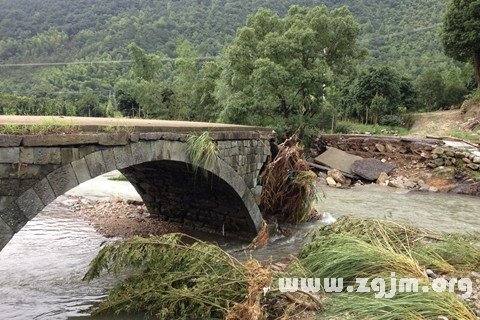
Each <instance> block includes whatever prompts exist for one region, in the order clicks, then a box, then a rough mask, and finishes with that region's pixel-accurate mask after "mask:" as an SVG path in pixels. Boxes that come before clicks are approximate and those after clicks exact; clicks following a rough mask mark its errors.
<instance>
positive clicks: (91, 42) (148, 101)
mask: <svg viewBox="0 0 480 320" xmlns="http://www.w3.org/2000/svg"><path fill="white" fill-rule="evenodd" d="M447 3H448V0H404V1H395V0H384V1H377V0H295V1H294V0H241V1H240V0H163V1H159V0H136V1H134V0H103V1H99V0H75V1H74V0H43V1H40V0H0V8H2V10H1V11H0V72H1V75H2V76H1V77H0V114H58V115H80V116H117V115H122V116H136V117H153V118H162V119H185V120H201V121H223V122H235V123H243V124H255V125H265V126H272V127H275V128H276V129H278V130H280V131H284V132H293V131H295V129H296V128H303V129H308V128H310V129H312V130H318V129H319V128H327V127H328V128H329V129H331V130H333V129H334V127H335V124H336V122H337V120H338V119H342V120H353V121H361V122H362V123H365V124H369V123H372V124H377V123H381V124H385V125H390V126H398V125H406V123H409V121H406V120H405V119H407V118H406V116H407V115H408V114H409V113H410V112H413V111H416V110H437V109H445V108H450V107H451V106H452V105H458V104H459V103H460V102H461V101H463V98H464V97H465V96H466V95H467V94H468V93H469V92H470V91H471V90H473V88H475V78H474V77H473V72H472V66H471V65H468V64H464V63H460V62H455V61H454V60H452V59H451V58H449V57H447V56H446V55H445V54H444V53H443V46H442V42H441V29H442V28H441V27H442V17H443V12H444V11H445V9H446V7H447ZM346 8H348V9H346ZM125 60H128V61H125ZM59 62H60V63H61V62H75V63H74V64H69V65H63V64H60V65H55V64H56V63H59ZM38 63H40V64H41V65H38ZM32 64H34V66H32Z"/></svg>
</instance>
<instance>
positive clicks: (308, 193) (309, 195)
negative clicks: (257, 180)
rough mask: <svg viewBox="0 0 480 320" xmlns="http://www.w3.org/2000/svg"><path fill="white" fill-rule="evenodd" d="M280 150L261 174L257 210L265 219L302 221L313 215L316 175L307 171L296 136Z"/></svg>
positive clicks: (282, 145) (315, 197)
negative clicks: (275, 218)
mask: <svg viewBox="0 0 480 320" xmlns="http://www.w3.org/2000/svg"><path fill="white" fill-rule="evenodd" d="M279 147H280V151H279V153H278V155H277V157H276V158H275V159H273V160H272V162H270V164H269V165H268V166H267V167H266V170H265V171H264V173H263V174H262V182H263V189H262V195H261V200H260V209H261V210H262V213H263V214H264V216H266V217H270V216H275V217H277V218H279V220H281V221H289V222H292V223H299V222H304V221H306V220H308V219H309V218H310V217H311V215H312V214H313V213H314V208H313V207H314V204H315V200H316V199H317V188H316V179H317V176H316V174H315V173H314V172H312V171H310V167H309V165H308V163H307V162H306V161H305V158H304V154H303V149H302V147H301V146H300V143H299V141H298V138H297V137H296V136H294V137H292V138H290V139H288V140H287V141H285V142H284V143H283V144H281V145H280V146H279Z"/></svg>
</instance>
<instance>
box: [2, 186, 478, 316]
mask: <svg viewBox="0 0 480 320" xmlns="http://www.w3.org/2000/svg"><path fill="white" fill-rule="evenodd" d="M324 192H325V194H326V198H325V199H323V200H322V201H320V202H319V204H318V208H319V210H320V211H322V212H328V213H330V214H331V215H332V216H333V217H337V218H338V217H340V216H342V215H356V216H361V217H374V218H382V219H387V220H392V221H398V222H401V223H406V224H411V225H414V226H418V227H424V228H429V229H433V230H436V231H448V232H480V219H479V215H480V199H479V198H473V197H465V196H454V195H445V194H419V193H404V192H398V191H396V190H394V189H386V188H379V187H377V186H367V187H362V188H356V189H351V190H338V189H327V188H326V187H325V189H324ZM72 194H75V195H84V196H88V197H90V198H95V199H102V198H109V197H110V196H111V195H112V194H114V195H116V196H123V197H129V198H137V197H138V195H136V194H135V192H134V190H133V188H132V187H131V186H130V185H129V184H128V183H127V182H118V181H115V182H113V181H108V180H107V179H106V178H104V177H100V178H97V179H96V180H95V181H90V182H88V183H86V184H83V185H81V186H80V187H79V188H78V189H76V190H74V191H73V192H72ZM65 199H66V198H64V197H63V198H62V197H60V198H59V199H57V201H56V202H55V203H53V204H52V205H50V206H48V207H47V208H46V209H45V210H44V211H43V212H42V213H40V214H39V215H38V216H37V217H36V218H35V219H33V220H32V221H30V222H29V223H28V224H27V225H26V226H25V227H24V228H23V229H22V230H21V231H20V232H19V233H18V234H17V235H15V236H14V238H13V239H12V240H11V241H10V243H9V244H8V245H7V246H6V247H5V248H4V249H3V250H2V251H1V252H0V319H5V320H6V319H84V318H91V317H89V314H88V309H89V308H91V306H93V305H95V304H97V303H98V302H99V301H101V299H103V298H104V297H105V294H106V292H107V291H108V289H109V288H111V287H112V286H113V284H114V283H115V281H116V279H115V278H113V277H106V278H102V279H100V280H97V281H93V282H91V283H89V284H88V283H85V282H83V281H82V280H81V279H82V277H83V275H84V273H85V272H86V270H87V268H88V264H89V263H90V261H91V259H92V258H93V257H94V256H95V255H96V253H97V252H98V250H99V248H100V246H101V244H102V243H104V241H112V240H111V239H110V240H107V239H105V238H104V237H103V236H101V235H99V234H98V233H96V232H95V230H94V229H93V228H92V227H91V226H90V225H89V224H88V223H87V222H85V221H83V220H82V219H81V218H80V217H77V216H75V214H74V212H73V211H72V210H71V209H70V207H69V206H68V205H67V204H68V201H67V203H66V202H65ZM319 224H322V222H317V223H314V224H306V225H302V226H297V227H295V228H294V233H293V235H292V236H291V237H288V238H273V239H272V240H271V243H270V244H269V245H268V246H266V247H265V248H263V249H260V250H258V251H256V252H254V253H253V256H254V257H256V258H258V259H268V258H270V257H272V258H273V259H274V260H275V259H280V258H282V257H286V256H288V255H290V254H295V253H297V252H298V251H299V250H300V248H301V247H302V245H303V243H304V237H303V235H304V234H305V232H307V231H308V230H309V229H311V228H313V227H315V226H316V225H319ZM217 240H218V239H217ZM221 246H222V247H223V248H224V249H225V250H227V251H229V252H231V253H232V254H234V255H235V256H237V257H238V258H244V257H245V254H244V253H242V251H241V250H239V249H241V244H239V243H225V242H222V243H221ZM139 318H140V317H139ZM101 319H121V318H119V317H118V316H111V317H110V316H107V317H102V318H101ZM124 319H132V318H131V317H125V318H124Z"/></svg>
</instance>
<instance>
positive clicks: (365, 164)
mask: <svg viewBox="0 0 480 320" xmlns="http://www.w3.org/2000/svg"><path fill="white" fill-rule="evenodd" d="M393 169H395V166H393V165H391V164H389V163H383V162H382V161H380V160H377V159H363V160H357V161H355V162H354V163H353V164H352V172H353V173H355V174H356V175H358V176H360V177H362V178H364V179H365V180H368V181H377V179H378V178H379V177H380V174H381V173H382V172H385V173H387V174H389V173H390V172H392V170H393Z"/></svg>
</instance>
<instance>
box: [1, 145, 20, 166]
mask: <svg viewBox="0 0 480 320" xmlns="http://www.w3.org/2000/svg"><path fill="white" fill-rule="evenodd" d="M18 162H20V148H0V163H18Z"/></svg>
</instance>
